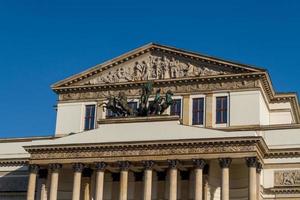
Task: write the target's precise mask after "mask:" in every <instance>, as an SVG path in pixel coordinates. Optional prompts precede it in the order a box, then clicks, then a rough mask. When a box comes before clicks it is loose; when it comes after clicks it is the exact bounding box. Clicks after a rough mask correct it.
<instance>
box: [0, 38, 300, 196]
mask: <svg viewBox="0 0 300 200" xmlns="http://www.w3.org/2000/svg"><path fill="white" fill-rule="evenodd" d="M149 83H151V90H149V91H150V96H149V97H147V105H149V106H150V105H153V104H154V103H153V102H156V101H158V100H157V99H158V98H159V102H160V103H161V107H163V104H164V103H165V104H167V103H168V100H170V97H171V100H170V102H172V103H170V104H169V106H168V107H165V108H166V109H165V110H161V112H158V113H147V115H144V116H140V115H138V114H136V113H138V110H139V108H140V107H141V105H142V104H143V103H142V102H143V94H144V93H145V90H144V89H143V88H145V85H147V84H149ZM51 87H52V90H53V91H54V92H55V93H56V94H57V96H58V101H57V107H56V110H57V121H56V131H55V133H54V135H53V136H47V137H31V138H14V139H9V138H8V139H2V140H0V199H1V200H22V199H27V200H177V199H178V200H219V199H220V200H246V199H249V200H267V199H268V200H275V199H276V200H278V199H280V200H286V199H300V110H299V102H298V97H297V94H295V93H278V92H275V91H274V89H273V86H272V83H271V80H270V77H269V74H268V72H267V71H266V70H265V69H261V68H257V67H254V66H250V65H245V64H240V63H236V62H231V61H226V60H223V59H219V58H214V57H210V56H204V55H201V54H198V53H194V52H190V51H186V50H182V49H177V48H174V47H168V46H164V45H159V44H153V43H151V44H147V45H145V46H142V47H140V48H137V49H135V50H132V51H130V52H128V53H125V54H123V55H121V56H119V57H116V58H114V59H112V60H109V61H107V62H105V63H102V64H99V65H96V66H94V67H92V68H90V69H87V70H86V71H84V72H82V73H79V74H76V75H74V76H71V77H69V78H67V79H65V80H62V81H59V82H57V83H55V84H54V85H52V86H51ZM168 95H169V96H168ZM141 96H142V98H141ZM114 99H122V100H123V101H125V102H127V106H128V108H130V111H132V112H131V113H130V114H129V112H128V113H126V114H124V115H122V116H120V115H118V114H117V111H116V110H114V109H113V108H114V107H113V100H114Z"/></svg>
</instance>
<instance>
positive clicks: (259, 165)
mask: <svg viewBox="0 0 300 200" xmlns="http://www.w3.org/2000/svg"><path fill="white" fill-rule="evenodd" d="M261 170H262V164H261V163H260V162H257V165H256V185H257V189H256V193H257V197H256V199H257V200H260V173H261Z"/></svg>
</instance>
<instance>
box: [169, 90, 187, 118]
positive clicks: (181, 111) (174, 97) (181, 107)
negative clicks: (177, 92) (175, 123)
mask: <svg viewBox="0 0 300 200" xmlns="http://www.w3.org/2000/svg"><path fill="white" fill-rule="evenodd" d="M173 100H180V102H181V105H180V116H179V118H180V119H182V114H183V98H182V97H181V96H173ZM166 113H168V114H169V115H170V116H171V106H169V108H168V109H167V112H166ZM174 116H176V115H174Z"/></svg>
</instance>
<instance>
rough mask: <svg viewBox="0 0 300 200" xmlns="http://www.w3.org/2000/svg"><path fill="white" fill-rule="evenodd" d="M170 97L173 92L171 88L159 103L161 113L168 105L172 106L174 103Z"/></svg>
mask: <svg viewBox="0 0 300 200" xmlns="http://www.w3.org/2000/svg"><path fill="white" fill-rule="evenodd" d="M172 97H173V92H172V91H171V90H168V91H167V93H166V96H165V98H164V99H163V103H162V104H161V110H160V114H163V113H164V111H165V110H167V108H168V107H169V106H172V105H173V104H174V100H173V98H172Z"/></svg>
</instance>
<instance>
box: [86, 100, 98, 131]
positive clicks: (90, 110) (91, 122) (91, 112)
mask: <svg viewBox="0 0 300 200" xmlns="http://www.w3.org/2000/svg"><path fill="white" fill-rule="evenodd" d="M95 112H96V106H95V105H87V106H85V119H84V130H86V131H87V130H92V129H94V128H95Z"/></svg>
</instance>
